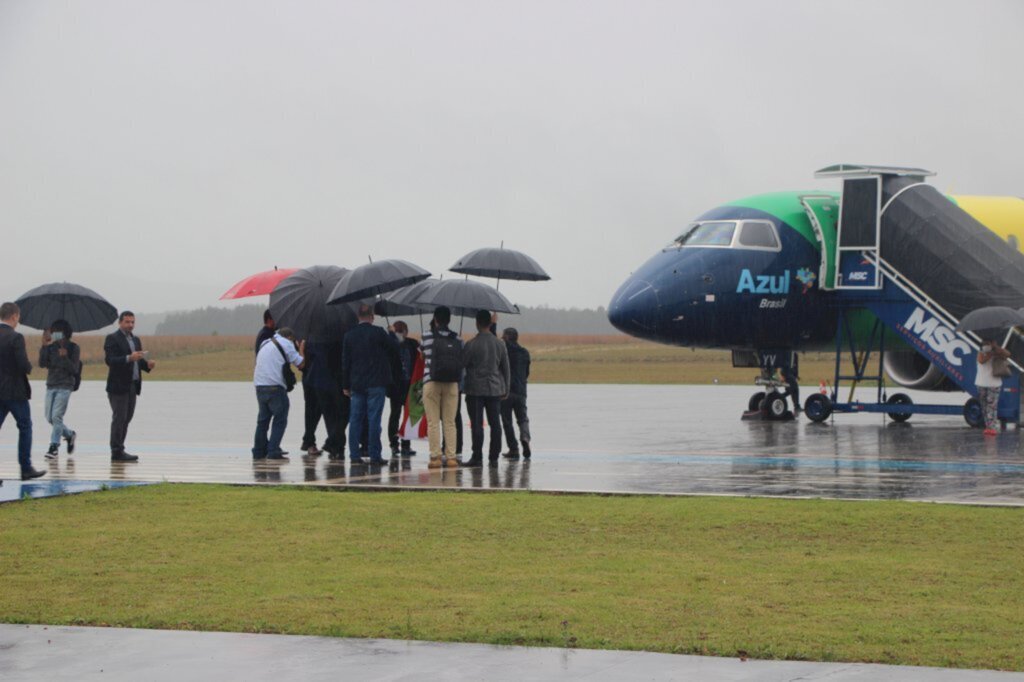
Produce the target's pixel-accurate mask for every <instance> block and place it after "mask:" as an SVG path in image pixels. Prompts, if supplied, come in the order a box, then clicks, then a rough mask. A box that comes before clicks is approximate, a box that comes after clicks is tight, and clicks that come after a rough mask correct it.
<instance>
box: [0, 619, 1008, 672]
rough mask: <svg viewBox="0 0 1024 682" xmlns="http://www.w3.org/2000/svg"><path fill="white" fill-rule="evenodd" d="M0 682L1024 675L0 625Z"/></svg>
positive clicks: (879, 666)
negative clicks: (59, 681) (52, 681)
mask: <svg viewBox="0 0 1024 682" xmlns="http://www.w3.org/2000/svg"><path fill="white" fill-rule="evenodd" d="M0 679H2V680H4V682H20V681H22V680H76V681H80V680H105V681H108V682H109V681H112V680H125V681H126V682H128V681H131V682H136V681H137V680H147V681H148V682H158V681H161V680H167V681H168V682H172V681H173V682H179V681H180V680H190V681H192V682H194V681H198V680H217V681H218V682H220V681H221V680H247V681H249V682H251V681H253V680H268V681H270V680H273V681H275V682H277V681H280V680H297V679H301V680H338V679H353V680H517V681H519V680H554V679H560V680H577V679H585V680H640V679H642V680H700V681H701V682H716V681H719V680H720V681H723V682H725V681H729V682H734V681H737V680H769V681H776V680H777V681H779V682H782V681H783V680H787V681H788V680H826V679H827V680H829V681H830V682H834V681H836V680H873V681H882V682H885V681H887V680H920V681H921V682H953V681H954V680H955V681H957V682H988V681H992V682H997V681H1010V680H1024V674H1022V673H1000V672H989V671H974V670H948V669H942V668H913V667H906V666H886V665H868V664H859V663H805V662H797V661H740V660H737V659H734V658H711V657H703V656H674V655H671V654H651V653H644V652H632V651H590V650H578V649H538V648H530V647H499V646H490V645H484V644H439V643H432V642H407V641H398V640H380V639H336V638H331V637H298V636H288V635H249V634H236V633H223V632H174V631H163V630H128V629H116V628H79V627H48V626H42V625H0Z"/></svg>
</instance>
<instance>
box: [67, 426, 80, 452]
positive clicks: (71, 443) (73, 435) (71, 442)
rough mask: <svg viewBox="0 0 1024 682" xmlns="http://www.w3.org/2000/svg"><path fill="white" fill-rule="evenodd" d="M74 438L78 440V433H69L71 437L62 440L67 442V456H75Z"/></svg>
mask: <svg viewBox="0 0 1024 682" xmlns="http://www.w3.org/2000/svg"><path fill="white" fill-rule="evenodd" d="M76 438H78V432H77V431H72V432H71V436H69V437H68V438H65V439H64V440H66V441H67V442H68V454H69V455H73V454H75V439H76Z"/></svg>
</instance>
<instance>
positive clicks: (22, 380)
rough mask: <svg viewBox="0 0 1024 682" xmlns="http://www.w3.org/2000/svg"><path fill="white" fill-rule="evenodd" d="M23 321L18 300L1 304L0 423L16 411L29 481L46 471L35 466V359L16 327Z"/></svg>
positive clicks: (23, 472) (20, 453)
mask: <svg viewBox="0 0 1024 682" xmlns="http://www.w3.org/2000/svg"><path fill="white" fill-rule="evenodd" d="M20 321H21V309H20V308H18V305H17V304H16V303H4V304H3V305H0V427H2V426H3V425H4V421H5V420H6V419H7V415H8V414H12V415H14V421H15V423H16V424H17V425H18V464H19V465H20V466H21V480H23V481H27V480H29V479H32V478H39V477H40V476H43V475H45V474H46V472H45V471H36V470H35V469H33V468H32V408H31V407H30V406H29V402H28V401H29V399H30V398H31V397H32V387H31V386H30V385H29V383H28V375H29V373H30V372H31V371H32V363H31V362H29V359H28V353H27V352H26V351H25V337H24V336H22V335H21V334H19V333H18V332H16V331H14V330H15V329H17V327H18V323H19V322H20Z"/></svg>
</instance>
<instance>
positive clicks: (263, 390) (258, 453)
mask: <svg viewBox="0 0 1024 682" xmlns="http://www.w3.org/2000/svg"><path fill="white" fill-rule="evenodd" d="M256 402H257V404H259V407H260V411H259V414H258V415H257V416H256V435H255V436H254V437H253V442H252V457H253V459H263V458H264V457H266V456H267V455H271V456H274V455H277V454H279V453H280V452H281V440H282V439H284V431H285V429H287V428H288V409H289V408H290V407H291V401H290V400H288V391H286V390H285V388H284V387H283V386H257V387H256ZM271 420H273V426H271ZM268 430H269V431H270V440H267V431H268Z"/></svg>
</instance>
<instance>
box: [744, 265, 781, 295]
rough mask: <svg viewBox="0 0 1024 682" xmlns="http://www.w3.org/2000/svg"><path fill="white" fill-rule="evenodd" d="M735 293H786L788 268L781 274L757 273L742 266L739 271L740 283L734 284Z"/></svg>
mask: <svg viewBox="0 0 1024 682" xmlns="http://www.w3.org/2000/svg"><path fill="white" fill-rule="evenodd" d="M736 293H737V294H744V293H747V294H788V293H789V270H785V271H784V272H783V273H782V274H781V275H757V276H756V277H755V276H754V275H752V274H751V273H750V270H748V269H746V268H744V269H743V272H741V273H740V283H739V284H738V285H737V286H736Z"/></svg>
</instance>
